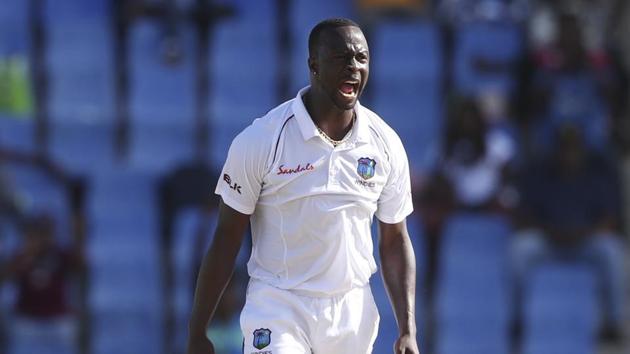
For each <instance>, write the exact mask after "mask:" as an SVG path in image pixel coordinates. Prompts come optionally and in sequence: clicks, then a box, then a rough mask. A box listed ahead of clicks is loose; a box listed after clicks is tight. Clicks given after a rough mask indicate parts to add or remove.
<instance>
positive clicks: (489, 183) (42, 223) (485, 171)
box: [0, 0, 630, 354]
mask: <svg viewBox="0 0 630 354" xmlns="http://www.w3.org/2000/svg"><path fill="white" fill-rule="evenodd" d="M175 2H177V1H175ZM32 3H33V4H37V3H38V2H37V1H34V2H32ZM136 3H137V4H140V3H141V2H136ZM156 3H159V2H157V1H156ZM167 3H168V2H167ZM217 3H218V5H217V6H218V7H217V8H216V9H217V10H216V11H217V12H221V16H223V15H225V14H228V13H230V11H227V10H226V8H229V6H228V5H229V1H220V2H217ZM277 4H279V6H281V7H280V9H281V10H279V11H281V12H282V11H283V10H282V6H290V5H291V1H288V0H286V1H278V2H277ZM353 5H354V9H355V11H356V19H357V20H358V21H359V22H360V23H361V24H362V25H364V26H365V30H366V33H367V34H368V41H369V40H370V37H369V35H370V34H371V33H373V31H374V29H375V28H377V27H378V26H379V23H382V22H387V21H401V22H405V21H425V22H430V23H432V24H435V25H436V26H437V27H438V28H439V33H440V41H441V43H442V49H443V53H444V55H443V58H444V61H445V62H444V63H443V67H444V68H445V72H444V73H443V80H442V82H441V83H440V85H441V91H442V92H443V94H442V97H443V99H442V107H443V112H444V114H443V116H442V117H441V119H442V121H443V124H442V125H441V126H442V128H441V132H440V135H441V136H440V139H439V141H440V143H439V146H438V147H437V151H436V153H435V156H434V158H433V161H432V163H431V164H430V165H431V167H430V168H426V169H422V170H419V169H418V170H416V171H413V172H414V182H413V187H414V199H415V203H414V204H415V209H416V211H417V212H416V213H414V214H413V215H412V217H411V218H413V219H414V220H413V221H412V222H414V223H417V224H418V225H420V228H419V231H420V232H419V233H418V236H416V237H422V238H423V239H422V241H421V242H422V244H423V245H424V246H423V247H422V248H421V249H418V250H417V252H420V253H422V254H421V255H420V256H419V258H420V259H423V260H424V261H423V266H422V267H420V269H419V272H420V273H421V275H420V277H419V279H421V280H422V281H421V282H419V287H418V288H419V289H422V290H421V292H422V293H423V294H425V295H423V297H422V299H421V301H422V302H423V303H422V304H421V306H423V307H424V308H425V309H427V310H425V311H424V314H423V316H421V317H419V321H421V322H423V323H424V324H423V325H421V326H420V328H424V329H426V337H424V336H425V334H424V333H421V334H420V335H421V336H423V337H424V338H423V339H422V340H421V343H423V345H422V346H423V347H425V350H423V352H424V353H432V352H433V351H432V350H434V349H435V348H436V346H435V343H434V341H435V338H434V337H435V335H436V334H435V333H436V331H437V330H436V328H437V327H439V324H436V319H435V311H434V310H432V309H434V308H435V303H436V301H437V299H436V298H435V297H436V296H438V295H436V294H437V293H438V292H437V290H436V289H437V288H438V287H439V282H440V277H441V275H442V274H443V272H444V270H443V269H441V265H442V264H444V263H445V261H444V260H443V259H441V256H442V255H444V251H443V247H444V239H443V235H444V233H445V229H446V228H447V225H448V223H449V219H450V218H451V217H452V216H453V215H456V214H461V213H466V214H468V215H476V214H479V215H487V214H492V215H500V216H501V217H502V218H504V219H505V220H508V221H509V224H510V225H511V230H512V232H511V236H510V239H509V242H508V244H509V247H508V250H507V251H506V252H507V254H508V256H507V259H508V262H507V266H508V268H509V270H508V273H509V277H508V278H509V281H508V286H507V287H508V289H509V290H508V292H509V294H510V299H511V301H510V314H509V317H510V320H509V322H510V324H509V329H510V333H509V334H510V341H511V342H512V343H513V345H514V347H515V348H518V345H519V342H520V341H522V340H523V336H524V333H523V330H524V323H523V322H524V317H526V315H524V314H523V313H524V309H523V308H524V303H526V302H527V300H526V299H525V297H526V294H527V289H528V286H529V285H528V284H529V279H530V278H531V274H532V273H533V272H534V269H536V267H538V266H539V265H540V264H546V263H553V262H560V263H562V264H585V265H587V267H588V268H589V269H592V270H593V272H594V274H595V278H596V279H597V284H598V289H599V290H598V297H599V301H601V304H602V305H601V309H602V310H601V314H602V315H601V317H602V320H601V322H600V323H601V325H600V326H598V328H597V336H598V339H601V340H602V341H604V342H606V343H613V344H616V345H619V346H622V345H623V343H624V341H627V339H626V338H624V337H625V334H624V333H627V326H628V324H627V317H626V312H625V311H626V303H627V302H628V296H627V293H628V290H627V284H626V280H627V279H628V276H627V273H626V270H627V266H626V264H625V263H624V262H625V258H626V255H627V245H626V243H627V240H626V237H625V234H626V233H627V232H628V229H627V225H628V223H629V220H628V216H627V215H628V214H627V210H628V202H630V200H628V199H627V197H626V198H625V199H624V193H625V195H626V196H627V195H628V192H627V190H628V188H630V173H629V172H628V169H629V168H628V167H627V165H628V164H629V162H628V160H629V156H630V155H629V152H630V150H629V149H630V116H629V114H630V110H629V109H630V106H629V105H628V102H630V101H629V100H628V98H629V93H630V91H629V90H628V88H629V82H630V81H629V80H628V79H629V76H628V75H629V74H630V41H628V40H627V38H628V37H629V36H630V3H628V2H627V1H625V0H566V1H563V0H434V1H429V0H380V1H379V0H356V1H355V2H354V3H353ZM173 6H174V5H173ZM331 6H333V5H331ZM166 9H168V7H166ZM231 16H238V12H236V14H231ZM282 18H283V17H282V16H279V17H278V21H280V20H281V19H282ZM469 23H475V24H478V23H483V24H489V25H491V26H509V28H516V29H517V33H518V36H517V38H518V43H517V44H518V46H519V47H521V48H522V50H521V51H519V54H518V55H516V56H510V55H503V54H501V53H500V51H498V52H497V51H490V52H484V51H481V52H479V53H478V55H476V56H468V57H467V59H466V60H467V62H466V63H464V64H462V65H465V66H466V67H467V68H469V69H470V68H472V69H470V70H469V71H472V72H473V74H474V76H473V77H472V79H471V80H469V81H468V82H472V83H471V84H466V83H465V82H466V81H462V80H460V79H458V74H457V70H458V69H457V67H458V65H460V63H459V62H458V60H459V59H458V58H459V57H458V50H459V47H458V45H457V40H458V35H457V33H458V31H460V30H461V28H465V25H466V24H469ZM218 26H220V23H219V24H218ZM279 27H282V26H281V25H279ZM165 33H168V31H165ZM0 38H2V37H0ZM488 38H489V39H488V40H489V41H490V40H492V39H491V38H490V37H488ZM284 39H285V40H286V38H284ZM171 40H172V38H169V37H168V36H165V42H164V43H165V47H166V48H167V49H168V50H167V52H168V53H171V54H173V55H172V58H177V53H178V48H179V46H178V44H177V43H176V42H172V41H171ZM280 40H282V38H281V39H280ZM487 45H489V46H492V43H488V44H487ZM281 49H282V46H279V48H278V50H281ZM244 50H245V48H244ZM0 54H3V56H0V111H1V112H3V113H2V117H0V120H2V119H12V118H4V117H3V116H5V115H6V116H32V115H35V114H41V112H40V111H41V110H45V109H46V106H45V105H43V106H42V105H38V102H39V101H38V97H39V96H38V94H37V93H36V91H37V90H36V89H35V88H34V86H36V83H35V81H34V80H35V78H36V77H37V73H33V72H32V71H29V70H28V68H27V67H26V68H25V65H24V63H25V61H21V59H20V57H19V56H16V55H13V54H11V55H4V54H5V53H0ZM400 55H404V48H401V53H400ZM410 60H411V59H410ZM26 62H27V61H26ZM164 65H172V64H171V63H167V62H165V64H164ZM303 69H304V71H305V73H306V69H307V68H306V66H304V68H303ZM373 70H374V69H373ZM281 75H282V73H281ZM486 81H487V82H486ZM368 86H369V85H368ZM280 87H281V90H282V87H284V90H285V92H281V93H280V94H279V96H281V97H282V96H284V97H291V96H292V95H293V94H292V93H291V92H288V89H287V87H289V85H280ZM243 89H244V88H243ZM403 89H404V88H403ZM29 90H31V91H33V92H35V93H29ZM370 94H371V92H368V93H367V95H368V97H367V98H366V100H367V101H368V103H367V105H368V106H369V100H370V99H371V98H372V97H370ZM267 108H271V107H267ZM261 113H264V112H261ZM248 118H252V119H253V118H254V117H248ZM384 119H385V120H387V119H388V117H387V116H384ZM410 119H411V118H410ZM0 129H5V128H2V127H0ZM36 129H37V131H35V132H33V134H34V135H36V136H39V135H41V134H42V133H41V131H40V130H41V129H45V124H43V125H38V126H37V127H36ZM12 134H14V133H13V132H11V131H4V132H0V262H1V266H0V279H1V281H2V284H1V286H2V289H1V291H0V294H1V300H2V301H1V302H0V305H1V306H2V307H1V308H0V311H1V312H0V330H1V333H0V352H3V353H11V354H33V353H38V354H46V353H49V354H70V353H78V352H82V353H87V352H89V350H90V349H89V348H90V344H89V343H90V337H91V334H90V333H91V327H90V323H92V322H91V321H90V318H89V315H90V312H91V311H90V304H89V301H88V300H87V297H88V295H87V293H88V291H89V290H88V289H89V284H90V279H89V278H90V277H89V274H90V271H89V268H90V262H91V260H90V256H89V254H90V252H88V250H87V247H86V243H88V242H89V238H90V237H91V235H90V233H89V229H88V228H87V227H86V225H88V224H89V223H90V222H91V221H90V220H89V215H90V213H89V211H88V210H86V209H87V207H86V203H85V200H86V198H88V195H89V194H90V193H91V190H90V185H91V182H93V181H92V180H91V178H93V177H94V176H89V175H87V176H86V175H76V174H74V173H73V172H71V171H66V170H64V169H63V167H60V166H59V164H58V162H57V161H55V160H54V159H50V158H49V157H47V156H49V155H47V154H46V153H42V152H41V151H27V152H24V151H20V150H19V149H18V148H15V147H7V146H6V145H4V144H3V141H2V139H7V140H11V138H10V136H11V135H12ZM15 134H17V133H15ZM7 137H8V138H7ZM410 158H413V155H410ZM95 163H98V162H95ZM412 165H413V164H412ZM14 166H19V167H18V171H21V170H31V171H36V172H35V173H37V174H39V175H41V176H40V177H41V178H44V179H47V180H49V181H50V182H49V183H50V184H52V185H55V186H56V187H55V188H57V189H59V190H60V191H61V194H62V195H63V196H64V198H65V200H64V203H65V204H66V206H67V209H68V210H67V212H59V209H57V208H56V206H54V205H43V206H41V205H40V206H35V207H33V205H32V203H30V204H29V202H28V200H27V199H25V198H24V197H23V196H24V195H28V191H25V190H21V189H20V185H21V183H20V182H21V181H20V180H19V178H20V176H21V175H20V174H19V173H17V174H16V173H12V171H13V167H14ZM624 166H625V167H624ZM215 170H216V165H212V164H208V163H207V162H206V161H198V162H196V163H184V162H182V165H181V166H179V167H178V168H176V169H174V170H171V171H168V172H167V173H165V174H163V175H161V176H158V178H157V179H158V183H156V188H155V189H154V191H153V192H154V193H155V199H154V205H155V207H156V209H158V215H159V218H158V219H159V225H157V226H156V229H157V230H159V231H158V233H159V237H156V238H155V243H156V244H158V246H156V247H159V249H160V267H161V268H160V269H161V270H162V274H163V277H164V280H163V288H162V289H160V290H164V293H165V297H164V302H165V303H167V302H171V303H167V304H165V305H164V306H163V307H164V308H165V312H166V314H165V316H164V322H165V323H166V324H165V326H166V332H165V333H167V337H168V336H174V337H177V335H176V334H174V333H175V332H177V331H182V330H183V331H185V328H181V327H182V326H185V323H186V321H185V317H184V320H183V321H182V320H181V319H178V318H177V315H176V312H177V305H176V304H175V303H176V302H177V298H178V296H179V295H178V290H177V289H179V288H182V287H186V288H187V290H186V291H185V292H184V295H182V296H184V297H188V298H187V301H190V299H189V297H190V296H191V292H192V286H193V285H194V279H195V276H196V269H197V267H198V264H199V262H200V261H201V257H202V255H203V250H204V249H205V248H206V247H207V245H208V244H209V243H210V242H211V235H212V232H213V227H214V222H215V212H216V209H215V208H216V204H217V200H216V198H215V197H212V196H209V195H208V194H209V193H208V192H207V191H210V190H212V188H213V184H214V183H215V181H216V180H217V178H216V176H217V174H216V171H215ZM42 176H43V177H42ZM94 179H96V178H94ZM133 212H134V210H128V211H127V213H133ZM182 215H190V220H191V221H190V222H189V223H188V224H190V225H189V227H183V230H185V231H186V232H187V233H188V234H190V235H189V236H187V237H189V238H190V240H191V241H190V246H189V247H188V248H184V249H185V250H186V252H188V253H184V254H183V255H180V256H179V259H180V260H181V259H183V260H184V261H183V262H184V263H185V266H184V268H182V269H184V270H185V271H184V273H182V271H181V269H180V268H178V265H177V264H178V263H177V262H178V261H177V260H176V259H175V258H177V256H176V255H175V256H174V255H173V251H172V249H174V248H175V244H176V243H177V242H178V241H177V240H174V238H175V237H177V236H178V235H179V231H178V230H182V227H181V225H180V224H181V220H182ZM184 219H185V218H184ZM186 220H187V219H186ZM184 224H186V223H184ZM188 224H186V225H188ZM420 235H421V236H420ZM412 236H414V235H412ZM247 257H248V256H247V249H245V250H243V251H242V252H241V256H240V259H241V263H240V264H241V265H243V264H244V263H245V261H246V259H247ZM182 274H183V275H182ZM182 277H183V278H186V281H182V280H181V278H182ZM246 283H247V275H246V272H245V268H244V266H242V267H241V268H239V270H238V271H237V274H235V277H234V280H233V282H232V283H231V285H230V287H229V288H228V289H227V290H226V293H227V294H226V295H225V296H224V297H223V299H224V300H223V301H222V303H221V304H220V307H219V309H218V310H217V315H216V318H217V321H216V323H214V324H213V325H212V326H210V327H209V329H208V335H209V336H210V337H212V338H214V343H215V345H216V347H217V349H218V353H225V354H231V353H241V344H242V343H241V342H242V338H241V335H240V329H239V323H238V322H239V321H238V314H239V312H240V308H241V306H242V303H243V301H244V298H243V296H244V289H245V286H246ZM114 291H115V290H114ZM184 304H189V303H187V302H185V301H184ZM184 311H185V310H184ZM96 327H97V326H96ZM178 328H179V329H178ZM173 341H177V339H176V338H175V339H173ZM170 345H173V346H174V347H176V346H177V345H176V344H175V345H174V344H170ZM178 350H180V351H181V347H180V348H175V349H174V352H177V351H178ZM436 352H438V350H436Z"/></svg>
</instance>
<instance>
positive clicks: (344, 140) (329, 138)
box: [316, 113, 357, 147]
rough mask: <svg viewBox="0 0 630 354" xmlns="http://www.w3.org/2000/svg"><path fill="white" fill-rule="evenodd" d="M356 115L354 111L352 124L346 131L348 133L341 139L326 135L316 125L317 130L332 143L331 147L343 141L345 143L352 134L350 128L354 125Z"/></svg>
mask: <svg viewBox="0 0 630 354" xmlns="http://www.w3.org/2000/svg"><path fill="white" fill-rule="evenodd" d="M356 118H357V116H356V113H355V114H354V115H353V116H352V125H351V126H350V130H349V131H348V134H346V136H345V137H343V139H341V140H335V139H333V138H331V137H329V136H328V134H326V133H325V132H324V131H323V130H322V128H320V127H317V126H316V127H317V132H318V133H319V135H321V136H322V137H323V138H324V139H325V140H326V141H328V142H329V143H331V144H332V146H333V147H337V146H339V145H341V144H343V143H345V142H346V141H348V139H350V137H351V136H352V128H353V127H354V121H355V120H356Z"/></svg>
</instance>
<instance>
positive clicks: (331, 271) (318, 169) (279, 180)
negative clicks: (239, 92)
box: [215, 87, 413, 296]
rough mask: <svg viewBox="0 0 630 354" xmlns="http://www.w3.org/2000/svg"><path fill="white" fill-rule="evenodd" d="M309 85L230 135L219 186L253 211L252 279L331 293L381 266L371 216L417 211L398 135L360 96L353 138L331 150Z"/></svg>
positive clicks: (393, 218) (390, 217)
mask: <svg viewBox="0 0 630 354" xmlns="http://www.w3.org/2000/svg"><path fill="white" fill-rule="evenodd" d="M306 90H308V87H307V88H304V89H302V90H300V92H299V93H298V95H297V96H296V97H295V98H294V99H292V100H290V101H287V102H285V103H283V104H282V105H280V106H278V107H276V108H275V109H273V110H272V111H270V112H269V113H267V114H266V115H265V116H264V117H262V118H259V119H256V120H255V121H254V122H253V123H252V125H250V126H249V127H247V128H246V129H245V130H244V131H243V132H241V133H240V134H239V135H238V136H237V137H236V138H235V139H234V141H233V142H232V145H231V147H230V150H229V152H228V157H227V161H226V163H225V166H224V167H223V171H222V173H221V178H220V180H219V183H218V185H217V188H216V191H215V192H216V193H217V194H219V195H220V196H221V197H222V199H223V202H224V203H225V204H227V205H228V206H230V207H231V208H233V209H235V210H237V211H238V212H241V213H243V214H251V219H250V220H251V227H252V228H251V229H252V246H253V247H252V254H251V258H250V260H249V262H248V272H249V274H250V276H251V277H252V278H255V279H259V280H261V281H264V282H266V283H268V284H270V285H272V286H276V287H279V288H282V289H290V290H296V291H298V292H302V293H306V294H309V295H313V296H320V295H321V296H330V295H336V294H341V293H344V292H347V291H349V290H351V289H352V288H355V287H361V286H364V285H366V284H367V283H368V281H369V278H370V276H371V275H372V274H373V273H374V272H375V271H376V264H375V262H374V256H373V245H372V239H371V234H370V225H371V223H372V218H373V216H374V215H376V217H377V218H378V219H379V220H381V221H383V222H385V223H390V224H393V223H398V222H401V221H403V220H404V219H405V218H406V217H407V215H409V214H410V213H411V212H412V210H413V207H412V203H411V185H410V178H409V163H408V161H407V155H406V153H405V150H404V148H403V145H402V142H401V141H400V138H399V137H398V136H397V135H396V133H395V132H394V131H393V130H392V129H391V128H390V127H389V126H388V125H387V124H386V123H385V122H384V121H383V120H382V119H381V118H380V117H378V116H377V115H376V114H375V113H374V112H372V111H370V110H368V109H367V108H364V107H362V106H361V105H360V104H359V103H358V102H357V104H356V105H355V108H354V109H355V113H356V120H355V123H354V125H353V127H352V130H351V133H350V134H351V135H350V137H349V139H347V140H346V142H345V143H343V144H341V145H338V146H337V147H333V145H332V144H331V143H329V142H328V141H326V140H325V139H324V138H323V137H322V136H321V135H320V134H319V133H318V131H317V127H316V126H315V124H314V123H313V120H312V119H311V117H310V115H309V114H308V112H307V111H306V108H305V107H304V103H303V101H302V96H303V95H304V93H305V92H306Z"/></svg>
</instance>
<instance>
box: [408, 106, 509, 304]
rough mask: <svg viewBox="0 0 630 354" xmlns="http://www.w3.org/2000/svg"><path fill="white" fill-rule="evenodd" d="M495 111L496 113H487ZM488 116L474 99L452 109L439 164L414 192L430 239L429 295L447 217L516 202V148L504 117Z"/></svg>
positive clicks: (493, 208)
mask: <svg viewBox="0 0 630 354" xmlns="http://www.w3.org/2000/svg"><path fill="white" fill-rule="evenodd" d="M488 105H490V104H488ZM491 111H497V110H493V109H489V108H488V109H487V110H486V112H491ZM486 117H488V116H487V115H484V112H483V111H482V108H481V106H480V105H479V104H478V103H477V101H476V100H473V99H471V98H461V99H459V100H456V101H455V102H454V103H453V104H451V105H450V112H449V117H448V121H447V125H446V132H445V135H446V136H445V138H444V146H443V151H442V161H441V164H440V166H439V169H438V171H437V173H436V174H435V175H433V176H432V177H430V178H429V180H428V181H427V182H426V183H425V184H424V185H423V186H422V187H421V188H420V190H419V191H418V192H417V193H416V205H417V206H418V209H419V211H420V212H419V216H420V217H421V219H422V220H421V222H422V224H423V228H424V235H425V236H426V240H425V245H426V251H427V255H426V259H427V269H426V272H425V274H427V276H426V278H425V280H426V282H425V289H426V291H427V293H428V294H429V295H430V296H432V291H433V288H434V285H435V279H436V276H437V274H439V271H438V269H437V267H438V264H440V261H439V259H438V255H439V254H440V243H441V241H440V238H441V235H442V230H443V226H444V224H445V222H446V220H447V218H448V217H449V215H450V214H451V213H452V212H453V211H455V210H467V211H474V212H484V211H491V212H500V211H503V210H505V209H506V208H510V207H511V206H512V204H513V203H514V202H513V195H514V192H513V191H512V188H511V187H510V185H509V183H508V178H507V176H508V173H507V170H508V164H509V163H510V161H511V160H512V158H513V156H514V154H515V144H514V141H513V140H512V138H511V137H510V135H509V134H507V133H506V130H505V129H504V128H505V124H507V123H506V122H505V121H504V120H503V119H498V118H496V117H495V118H492V119H494V120H493V121H492V122H489V121H488V120H490V119H489V118H486ZM428 300H429V301H430V300H431V299H430V298H429V299H428Z"/></svg>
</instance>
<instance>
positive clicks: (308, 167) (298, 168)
mask: <svg viewBox="0 0 630 354" xmlns="http://www.w3.org/2000/svg"><path fill="white" fill-rule="evenodd" d="M314 169H315V166H313V165H311V164H310V163H307V164H306V165H304V166H302V165H301V164H298V165H297V166H296V167H295V168H285V167H284V165H280V166H278V173H277V174H278V175H290V174H293V173H300V172H305V171H312V170H314Z"/></svg>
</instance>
